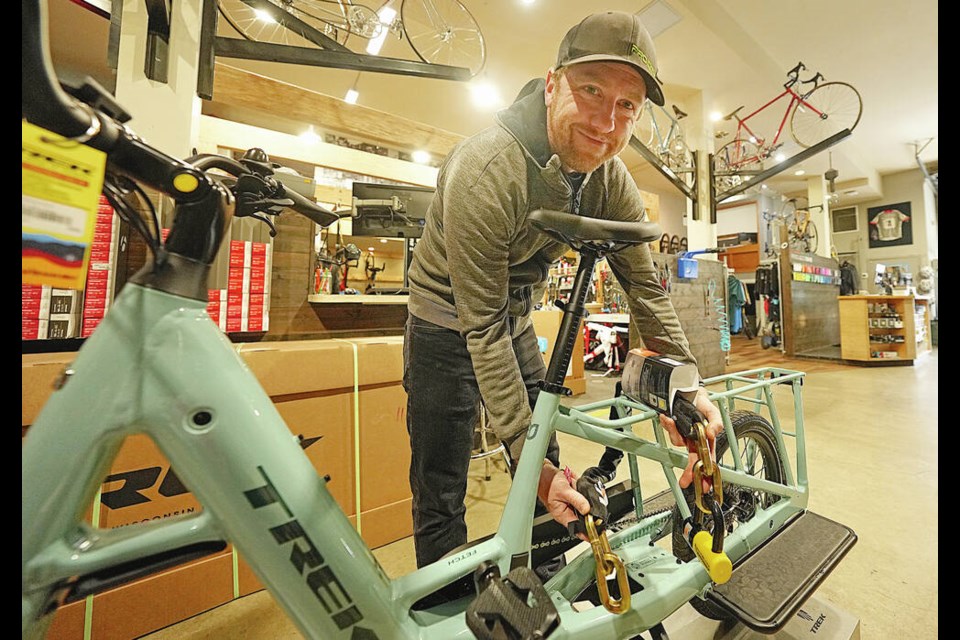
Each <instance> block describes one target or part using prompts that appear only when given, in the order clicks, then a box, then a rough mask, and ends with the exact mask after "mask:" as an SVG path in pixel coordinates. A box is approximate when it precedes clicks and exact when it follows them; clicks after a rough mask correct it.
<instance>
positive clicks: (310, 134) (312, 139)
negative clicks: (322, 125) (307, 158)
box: [300, 125, 320, 144]
mask: <svg viewBox="0 0 960 640" xmlns="http://www.w3.org/2000/svg"><path fill="white" fill-rule="evenodd" d="M300 139H301V140H302V141H303V142H305V143H307V144H317V143H318V142H320V136H318V135H317V132H316V131H314V130H313V125H310V126H309V127H308V128H307V130H306V131H304V132H303V133H301V134H300Z"/></svg>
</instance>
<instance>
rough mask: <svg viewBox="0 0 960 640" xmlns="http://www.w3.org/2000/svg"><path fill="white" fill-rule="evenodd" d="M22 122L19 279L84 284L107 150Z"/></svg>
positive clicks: (69, 285) (77, 286) (62, 285)
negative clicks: (99, 149)
mask: <svg viewBox="0 0 960 640" xmlns="http://www.w3.org/2000/svg"><path fill="white" fill-rule="evenodd" d="M21 124H22V131H21V133H22V137H21V141H22V144H21V161H20V169H21V172H20V175H21V192H22V201H21V203H22V208H21V239H22V243H21V260H20V266H21V276H22V277H21V281H22V283H23V284H34V285H49V286H52V287H56V288H60V289H83V288H84V285H85V280H86V273H87V262H88V261H89V259H90V244H91V242H92V240H93V231H94V224H95V222H96V218H97V205H98V202H99V198H100V191H101V190H102V188H103V176H104V172H105V168H106V163H107V157H106V154H105V153H103V152H102V151H98V150H96V149H92V148H90V147H88V146H86V145H84V144H81V143H79V142H76V141H73V140H69V139H66V138H64V137H63V136H60V135H57V134H55V133H51V132H50V131H47V130H45V129H41V128H40V127H37V126H36V125H32V124H30V123H28V122H26V121H21Z"/></svg>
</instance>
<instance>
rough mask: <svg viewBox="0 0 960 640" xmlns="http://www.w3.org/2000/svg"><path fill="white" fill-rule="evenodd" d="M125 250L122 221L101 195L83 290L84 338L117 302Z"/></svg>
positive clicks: (82, 334)
mask: <svg viewBox="0 0 960 640" xmlns="http://www.w3.org/2000/svg"><path fill="white" fill-rule="evenodd" d="M121 249H123V251H121ZM125 249H126V247H121V242H120V220H119V219H118V218H117V216H116V214H115V213H114V210H113V207H111V206H110V203H109V202H107V199H106V198H105V197H104V196H100V206H99V207H98V208H97V222H96V225H95V226H94V228H93V243H92V244H91V245H90V262H89V264H88V266H87V283H86V286H85V287H84V290H83V321H82V327H81V330H80V337H81V338H86V337H88V336H89V335H90V334H91V333H93V330H94V329H96V327H97V325H98V324H100V321H101V320H103V316H105V315H106V313H107V309H109V308H110V304H111V303H112V302H113V296H114V293H115V292H116V284H117V273H118V271H119V269H120V267H121V266H124V267H125V265H121V264H120V260H119V257H120V256H121V254H122V253H123V254H125ZM125 275H126V274H125V273H124V276H125Z"/></svg>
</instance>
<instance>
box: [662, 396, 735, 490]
mask: <svg viewBox="0 0 960 640" xmlns="http://www.w3.org/2000/svg"><path fill="white" fill-rule="evenodd" d="M693 404H694V406H696V407H697V410H698V411H700V413H702V414H703V417H704V418H706V419H707V425H706V429H705V431H706V435H707V444H708V445H709V446H710V456H711V457H713V458H715V455H716V446H715V442H716V439H717V434H718V433H720V432H721V431H723V417H722V416H721V415H720V410H719V409H717V407H716V406H715V405H714V404H713V403H712V402H711V401H710V396H709V394H708V393H707V390H706V389H704V388H702V387H701V388H700V390H699V391H698V392H697V397H696V398H695V399H694V401H693ZM660 425H661V426H662V427H663V428H664V429H666V431H667V433H668V434H669V436H670V443H671V444H674V445H676V446H678V447H681V446H684V445H686V447H687V451H688V452H689V454H690V457H689V460H688V461H687V468H686V469H684V470H683V473H682V474H680V486H681V487H682V488H686V487H687V486H689V485H690V483H691V482H692V481H693V466H694V465H695V464H696V463H697V460H699V459H700V456H699V455H697V445H696V443H695V442H692V441H691V442H684V440H683V437H682V436H681V435H680V432H679V431H677V425H676V423H674V421H673V419H672V418H668V417H667V416H665V415H663V414H660ZM708 480H709V479H708V478H704V487H703V489H704V491H709V490H710V486H709V484H708Z"/></svg>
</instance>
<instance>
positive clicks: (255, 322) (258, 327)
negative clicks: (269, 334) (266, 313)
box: [247, 316, 264, 332]
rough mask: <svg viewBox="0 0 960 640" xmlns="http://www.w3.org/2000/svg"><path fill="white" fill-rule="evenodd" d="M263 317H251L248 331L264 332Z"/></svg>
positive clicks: (248, 319)
mask: <svg viewBox="0 0 960 640" xmlns="http://www.w3.org/2000/svg"><path fill="white" fill-rule="evenodd" d="M263 330H264V329H263V316H250V317H249V318H247V331H258V332H259V331H263Z"/></svg>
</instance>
